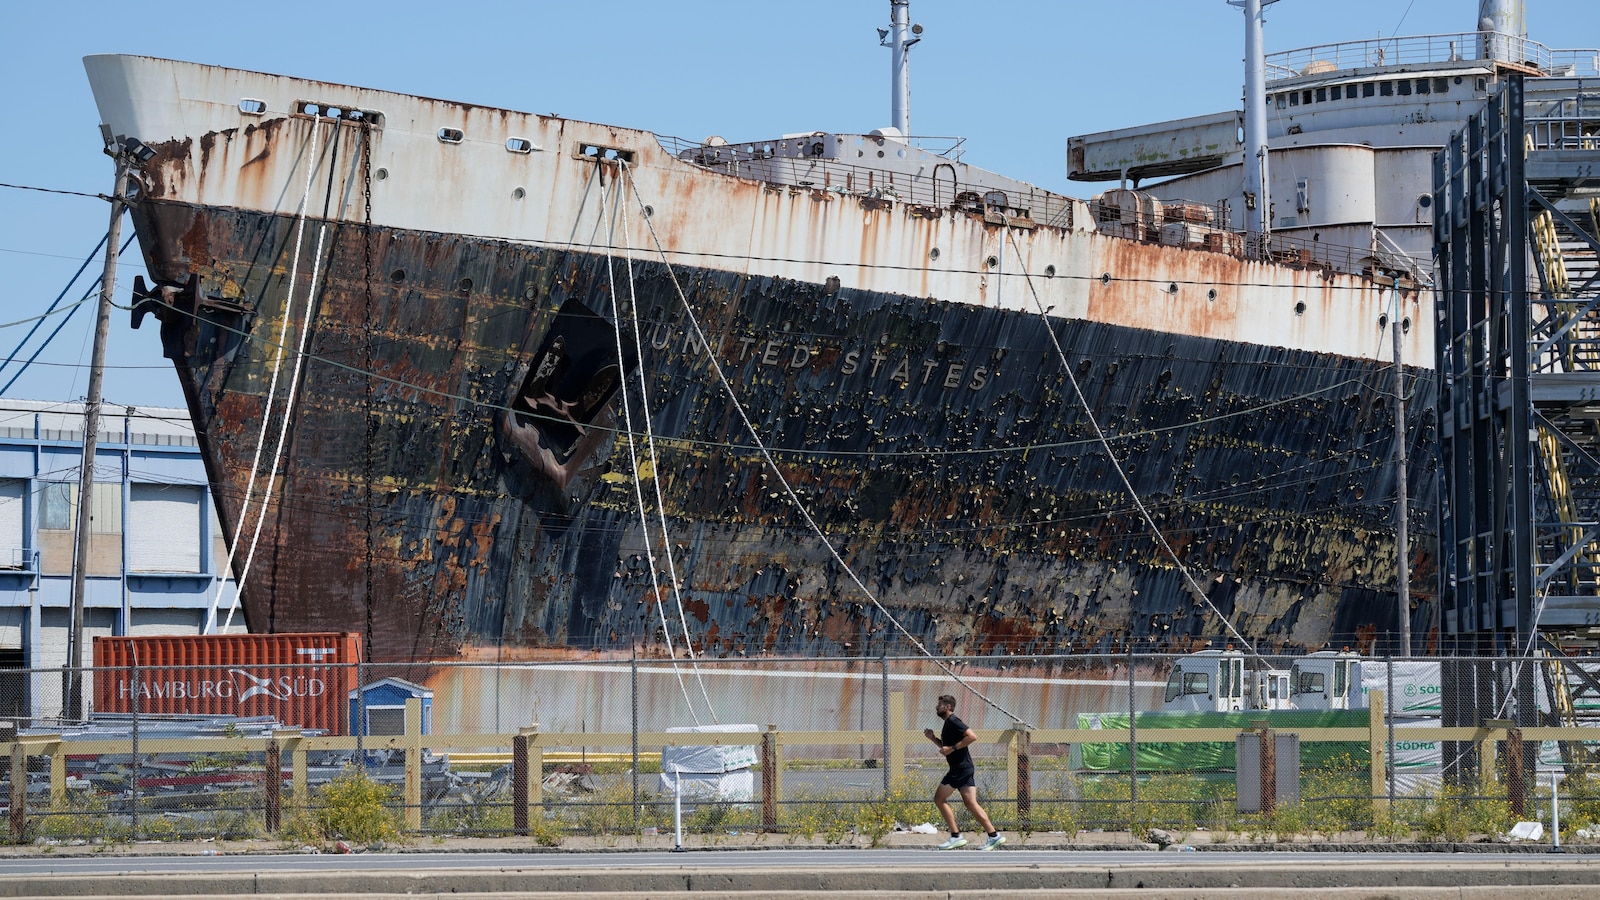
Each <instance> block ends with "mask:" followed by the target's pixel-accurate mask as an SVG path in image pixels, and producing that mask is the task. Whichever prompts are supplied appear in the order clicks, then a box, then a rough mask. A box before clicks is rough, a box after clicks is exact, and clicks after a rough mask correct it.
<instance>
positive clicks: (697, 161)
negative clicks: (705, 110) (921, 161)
mask: <svg viewBox="0 0 1600 900" xmlns="http://www.w3.org/2000/svg"><path fill="white" fill-rule="evenodd" d="M659 140H660V141H661V145H662V147H663V148H664V149H666V150H667V151H668V152H669V153H672V154H673V155H674V156H676V157H677V158H678V159H681V160H683V161H684V162H688V163H691V164H693V165H696V166H699V167H701V168H703V169H708V170H710V171H713V172H720V173H722V174H724V175H731V176H735V177H739V178H749V179H752V180H756V181H762V182H766V183H767V184H770V185H777V186H782V187H787V188H792V189H795V190H810V191H823V192H827V193H831V194H837V195H842V196H852V197H858V198H862V199H868V200H875V201H885V202H896V203H905V204H910V205H912V206H919V207H923V208H926V209H933V210H945V209H965V210H969V211H972V212H978V213H990V214H999V215H1002V216H1005V217H1006V218H1007V219H1010V220H1015V221H1017V222H1018V223H1019V224H1021V223H1027V224H1036V225H1050V226H1055V227H1058V228H1072V227H1073V208H1074V205H1075V204H1078V203H1082V202H1083V201H1082V200H1077V199H1075V198H1072V197H1068V196H1065V195H1063V194H1056V193H1053V192H1051V191H1046V190H1044V189H1042V188H1038V187H1034V186H1033V185H1028V184H1025V183H1023V182H1016V181H1010V180H1009V179H1008V180H1007V184H1006V185H1004V186H998V185H995V184H992V183H987V184H986V183H982V182H973V181H962V180H960V179H959V177H958V174H957V173H958V171H959V170H957V169H956V167H955V166H954V165H950V166H946V165H944V164H940V165H938V166H935V167H933V169H932V170H931V171H926V172H922V173H920V174H918V173H915V172H907V171H896V170H894V169H892V168H885V167H880V166H873V165H861V164H856V163H850V162H844V161H841V160H838V159H829V158H826V157H821V156H790V155H785V154H786V153H787V152H788V149H787V148H780V147H778V146H777V145H778V144H781V143H783V142H782V141H770V142H757V143H755V144H715V145H714V144H701V143H692V142H686V141H681V140H679V139H676V138H659ZM948 140H959V139H948Z"/></svg>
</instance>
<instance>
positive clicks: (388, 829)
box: [283, 766, 403, 844]
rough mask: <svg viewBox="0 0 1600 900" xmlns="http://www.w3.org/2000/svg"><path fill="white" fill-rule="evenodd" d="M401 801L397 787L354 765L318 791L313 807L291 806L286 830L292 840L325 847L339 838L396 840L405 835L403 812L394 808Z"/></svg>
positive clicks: (285, 818) (367, 840) (286, 817)
mask: <svg viewBox="0 0 1600 900" xmlns="http://www.w3.org/2000/svg"><path fill="white" fill-rule="evenodd" d="M398 799H399V791H397V790H396V789H395V788H393V787H391V786H389V785H383V784H379V783H378V782H376V781H373V780H372V778H371V777H370V776H369V775H367V773H366V772H365V771H364V770H363V769H360V768H358V767H354V766H352V767H350V768H347V769H345V770H344V771H343V772H342V773H340V774H339V775H338V776H336V777H335V778H334V779H333V780H332V781H331V782H329V783H328V784H327V785H325V786H323V788H322V789H321V790H320V791H318V792H317V795H316V803H315V805H314V806H302V805H299V804H291V805H290V810H289V813H288V815H286V816H285V817H284V825H283V831H284V834H285V835H286V836H288V837H290V838H292V839H300V840H305V841H309V842H320V843H324V844H327V843H330V842H332V841H335V840H338V839H340V838H343V839H346V840H350V841H355V842H357V843H362V844H366V843H371V842H373V841H396V840H399V838H400V837H401V835H402V833H403V823H402V820H401V818H400V813H399V811H398V810H397V809H395V808H394V807H393V805H392V804H394V803H396V802H397V801H398Z"/></svg>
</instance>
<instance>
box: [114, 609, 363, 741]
mask: <svg viewBox="0 0 1600 900" xmlns="http://www.w3.org/2000/svg"><path fill="white" fill-rule="evenodd" d="M360 661H361V636H360V635H359V634H348V633H307V634H204V635H162V636H152V637H97V638H95V639H94V664H95V667H96V668H97V669H101V670H102V671H98V672H96V673H95V678H94V709H95V711H97V712H116V713H132V712H135V711H137V712H139V713H142V714H150V715H230V716H273V717H274V718H276V719H277V720H278V721H280V722H282V723H283V724H284V725H285V726H290V727H300V728H307V729H317V730H321V731H326V732H328V733H329V734H347V733H349V727H348V721H347V719H346V716H345V698H346V697H347V696H348V695H349V693H350V691H352V690H354V689H355V688H356V685H357V674H358V673H357V670H356V666H355V664H356V663H358V662H360ZM135 667H137V669H138V677H137V679H135V677H134V669H135ZM136 701H137V708H136V706H135V702H136Z"/></svg>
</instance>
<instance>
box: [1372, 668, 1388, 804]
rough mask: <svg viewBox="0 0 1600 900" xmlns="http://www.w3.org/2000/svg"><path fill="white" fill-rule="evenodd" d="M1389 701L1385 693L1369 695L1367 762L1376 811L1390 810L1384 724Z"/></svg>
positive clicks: (1377, 692) (1373, 692)
mask: <svg viewBox="0 0 1600 900" xmlns="http://www.w3.org/2000/svg"><path fill="white" fill-rule="evenodd" d="M1387 699H1388V698H1386V697H1385V696H1384V695H1383V691H1369V692H1368V693H1367V762H1368V765H1369V766H1370V770H1369V775H1370V780H1371V785H1370V793H1369V794H1368V796H1370V797H1371V798H1372V806H1373V808H1374V809H1388V808H1389V791H1388V788H1387V785H1388V779H1387V778H1386V777H1385V774H1386V772H1387V765H1386V759H1385V757H1386V754H1387V748H1388V740H1387V738H1388V732H1387V731H1386V730H1385V729H1384V724H1383V723H1384V717H1383V710H1384V704H1385V702H1386V701H1387Z"/></svg>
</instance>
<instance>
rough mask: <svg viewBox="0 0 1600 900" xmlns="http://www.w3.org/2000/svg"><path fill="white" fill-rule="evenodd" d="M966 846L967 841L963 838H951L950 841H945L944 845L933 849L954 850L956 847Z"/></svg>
mask: <svg viewBox="0 0 1600 900" xmlns="http://www.w3.org/2000/svg"><path fill="white" fill-rule="evenodd" d="M966 845H967V839H966V838H964V837H953V838H951V839H950V840H948V841H945V842H944V843H942V844H940V845H939V846H937V847H935V848H933V849H935V850H954V849H955V848H957V847H965V846H966Z"/></svg>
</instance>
